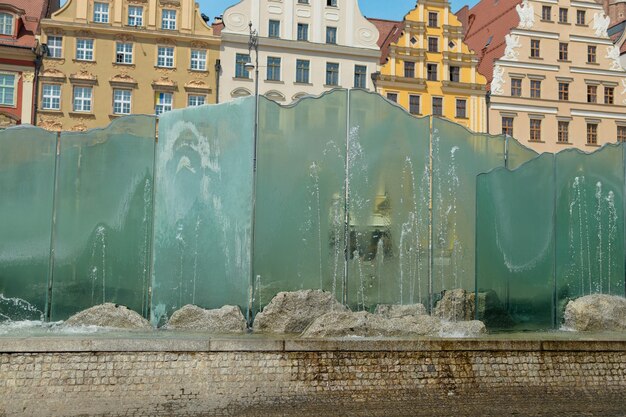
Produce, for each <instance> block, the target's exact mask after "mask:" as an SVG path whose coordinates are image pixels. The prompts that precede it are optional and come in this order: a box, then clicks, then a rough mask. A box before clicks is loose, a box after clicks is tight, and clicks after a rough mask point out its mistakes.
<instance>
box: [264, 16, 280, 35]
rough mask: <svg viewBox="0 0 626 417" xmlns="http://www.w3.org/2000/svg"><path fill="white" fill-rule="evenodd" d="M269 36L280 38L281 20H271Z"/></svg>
mask: <svg viewBox="0 0 626 417" xmlns="http://www.w3.org/2000/svg"><path fill="white" fill-rule="evenodd" d="M267 36H269V37H270V38H280V21H279V20H270V23H269V28H268V30H267Z"/></svg>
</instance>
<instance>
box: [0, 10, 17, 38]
mask: <svg viewBox="0 0 626 417" xmlns="http://www.w3.org/2000/svg"><path fill="white" fill-rule="evenodd" d="M15 20H16V19H15V15H14V14H12V13H7V12H5V11H0V28H1V29H2V30H0V35H2V36H14V35H15V27H16V24H15ZM7 28H9V29H10V31H7Z"/></svg>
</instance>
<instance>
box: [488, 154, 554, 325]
mask: <svg viewBox="0 0 626 417" xmlns="http://www.w3.org/2000/svg"><path fill="white" fill-rule="evenodd" d="M476 192H477V196H476V198H477V212H476V284H477V285H476V286H477V291H478V292H479V293H481V294H484V295H486V298H485V299H484V300H485V301H483V300H482V298H481V297H479V300H481V301H480V303H479V305H480V308H479V316H480V319H481V320H484V321H485V323H486V324H487V325H488V326H489V327H491V328H513V327H516V326H517V327H519V328H524V329H529V328H548V327H551V326H552V311H553V308H552V307H553V293H554V261H555V253H554V241H555V239H554V157H553V155H552V154H543V155H541V156H540V157H538V158H536V159H533V160H531V161H530V162H528V163H526V164H524V165H522V166H521V167H519V168H518V169H517V170H516V171H508V170H506V169H496V170H495V171H492V172H490V173H488V174H481V175H479V176H478V179H477V186H476Z"/></svg>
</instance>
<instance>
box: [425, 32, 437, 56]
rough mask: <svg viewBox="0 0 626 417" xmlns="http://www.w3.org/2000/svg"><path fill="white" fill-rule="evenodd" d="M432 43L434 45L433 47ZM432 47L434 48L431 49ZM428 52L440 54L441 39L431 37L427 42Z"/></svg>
mask: <svg viewBox="0 0 626 417" xmlns="http://www.w3.org/2000/svg"><path fill="white" fill-rule="evenodd" d="M431 41H432V42H433V44H432V45H431ZM431 46H432V47H433V48H434V49H433V48H431ZM427 47H428V49H427V51H428V52H430V53H438V52H439V38H438V37H437V36H429V37H428V41H427Z"/></svg>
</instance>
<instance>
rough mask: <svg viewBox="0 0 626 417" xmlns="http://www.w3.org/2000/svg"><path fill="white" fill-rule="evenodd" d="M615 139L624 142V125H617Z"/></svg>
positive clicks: (625, 139)
mask: <svg viewBox="0 0 626 417" xmlns="http://www.w3.org/2000/svg"><path fill="white" fill-rule="evenodd" d="M617 141H618V142H626V126H617Z"/></svg>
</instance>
